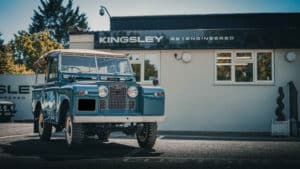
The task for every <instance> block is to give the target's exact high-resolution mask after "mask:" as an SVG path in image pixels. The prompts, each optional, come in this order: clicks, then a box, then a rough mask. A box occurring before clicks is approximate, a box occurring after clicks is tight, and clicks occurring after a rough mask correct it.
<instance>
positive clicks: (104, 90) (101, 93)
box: [98, 86, 108, 97]
mask: <svg viewBox="0 0 300 169" xmlns="http://www.w3.org/2000/svg"><path fill="white" fill-rule="evenodd" d="M98 92H99V96H100V97H106V96H107V95H108V88H107V87H106V86H100V87H99V88H98Z"/></svg>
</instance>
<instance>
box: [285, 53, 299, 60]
mask: <svg viewBox="0 0 300 169" xmlns="http://www.w3.org/2000/svg"><path fill="white" fill-rule="evenodd" d="M285 58H286V60H287V61H288V62H295V61H296V59H297V55H296V53H295V52H288V53H287V54H286V55H285Z"/></svg>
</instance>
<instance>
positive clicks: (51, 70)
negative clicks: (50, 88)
mask: <svg viewBox="0 0 300 169" xmlns="http://www.w3.org/2000/svg"><path fill="white" fill-rule="evenodd" d="M57 69H58V59H57V58H51V60H50V62H49V67H48V82H53V81H56V80H57Z"/></svg>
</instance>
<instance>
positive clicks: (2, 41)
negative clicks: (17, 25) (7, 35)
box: [0, 32, 4, 49]
mask: <svg viewBox="0 0 300 169" xmlns="http://www.w3.org/2000/svg"><path fill="white" fill-rule="evenodd" d="M1 36H2V33H1V32H0V49H2V47H3V43H4V40H3V39H1Z"/></svg>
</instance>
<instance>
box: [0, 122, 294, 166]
mask: <svg viewBox="0 0 300 169" xmlns="http://www.w3.org/2000/svg"><path fill="white" fill-rule="evenodd" d="M0 162H1V163H0V164H1V165H0V168H1V169H6V168H8V169H11V168H29V167H31V168H57V167H59V168H85V169H87V168H264V169H265V168H272V169H273V168H299V167H300V141H299V139H297V138H292V139H290V138H255V139H253V138H247V137H236V138H232V137H217V136H216V137H203V136H183V135H159V137H158V140H157V143H156V145H155V147H154V149H153V150H151V151H147V150H143V149H140V148H139V147H138V145H137V142H136V140H135V138H134V137H126V136H123V135H122V134H121V133H115V134H113V135H112V138H111V139H110V140H109V142H107V143H101V142H99V141H98V140H96V139H92V138H91V139H89V140H88V141H87V142H86V143H85V144H84V145H82V146H80V147H78V148H76V149H68V148H67V147H66V145H65V142H64V138H63V133H58V134H55V135H54V136H53V138H52V140H51V141H50V142H41V141H40V140H39V137H38V136H37V135H36V134H33V133H32V125H31V124H30V123H1V124H0Z"/></svg>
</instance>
